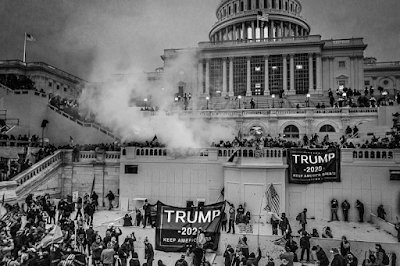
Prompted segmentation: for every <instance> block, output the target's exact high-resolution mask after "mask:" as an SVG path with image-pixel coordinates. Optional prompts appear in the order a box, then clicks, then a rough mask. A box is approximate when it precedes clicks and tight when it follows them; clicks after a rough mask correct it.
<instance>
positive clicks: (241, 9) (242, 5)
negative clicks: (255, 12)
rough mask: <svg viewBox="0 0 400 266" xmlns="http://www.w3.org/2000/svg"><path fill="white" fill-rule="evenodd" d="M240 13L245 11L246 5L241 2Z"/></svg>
mask: <svg viewBox="0 0 400 266" xmlns="http://www.w3.org/2000/svg"><path fill="white" fill-rule="evenodd" d="M240 11H244V3H243V1H241V2H240Z"/></svg>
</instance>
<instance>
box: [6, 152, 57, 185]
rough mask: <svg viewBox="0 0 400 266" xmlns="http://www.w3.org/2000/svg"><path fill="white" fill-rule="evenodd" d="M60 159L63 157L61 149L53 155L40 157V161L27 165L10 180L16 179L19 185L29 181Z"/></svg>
mask: <svg viewBox="0 0 400 266" xmlns="http://www.w3.org/2000/svg"><path fill="white" fill-rule="evenodd" d="M62 159H63V151H61V150H59V151H56V152H55V153H54V154H53V155H51V156H48V157H46V158H44V159H42V160H41V161H39V162H37V163H36V164H34V165H33V166H31V167H29V168H28V169H26V170H25V171H23V172H21V173H19V174H18V175H16V176H15V177H13V178H12V179H11V180H12V181H16V182H17V183H18V186H21V185H22V184H24V183H25V182H27V181H29V180H30V179H32V178H33V177H35V176H37V175H38V174H40V173H42V172H43V171H44V170H46V169H48V168H49V167H50V166H52V165H53V164H54V163H59V162H62Z"/></svg>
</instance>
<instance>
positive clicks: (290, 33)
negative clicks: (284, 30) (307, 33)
mask: <svg viewBox="0 0 400 266" xmlns="http://www.w3.org/2000/svg"><path fill="white" fill-rule="evenodd" d="M288 36H292V23H290V22H289V24H288Z"/></svg>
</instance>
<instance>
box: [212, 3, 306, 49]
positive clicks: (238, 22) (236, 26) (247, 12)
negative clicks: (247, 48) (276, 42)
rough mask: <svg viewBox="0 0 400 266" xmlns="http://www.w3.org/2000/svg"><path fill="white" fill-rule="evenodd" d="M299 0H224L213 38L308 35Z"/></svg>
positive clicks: (225, 39) (213, 40) (219, 10)
mask: <svg viewBox="0 0 400 266" xmlns="http://www.w3.org/2000/svg"><path fill="white" fill-rule="evenodd" d="M301 10H302V6H301V3H300V1H299V0H221V3H220V5H219V6H218V8H217V11H216V16H217V19H218V21H217V22H216V23H215V24H214V26H213V27H212V29H211V31H210V33H209V38H210V41H212V42H216V41H229V40H240V39H243V40H254V39H267V38H269V39H271V38H281V37H287V36H295V37H297V36H307V35H309V33H310V26H309V25H308V23H307V22H306V21H305V20H304V19H303V18H302V17H301V16H300V12H301Z"/></svg>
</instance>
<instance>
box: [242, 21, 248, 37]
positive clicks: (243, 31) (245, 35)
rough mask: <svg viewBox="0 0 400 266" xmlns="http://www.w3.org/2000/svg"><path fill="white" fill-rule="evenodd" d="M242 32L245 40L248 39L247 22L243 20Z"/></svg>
mask: <svg viewBox="0 0 400 266" xmlns="http://www.w3.org/2000/svg"><path fill="white" fill-rule="evenodd" d="M242 34H243V40H246V39H247V30H246V22H242Z"/></svg>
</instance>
